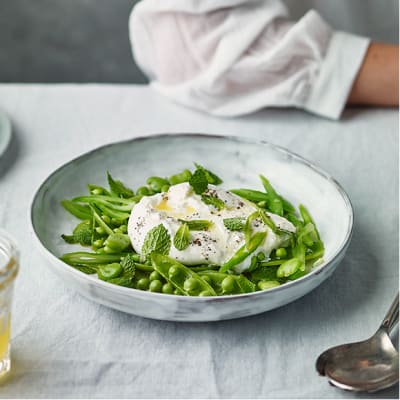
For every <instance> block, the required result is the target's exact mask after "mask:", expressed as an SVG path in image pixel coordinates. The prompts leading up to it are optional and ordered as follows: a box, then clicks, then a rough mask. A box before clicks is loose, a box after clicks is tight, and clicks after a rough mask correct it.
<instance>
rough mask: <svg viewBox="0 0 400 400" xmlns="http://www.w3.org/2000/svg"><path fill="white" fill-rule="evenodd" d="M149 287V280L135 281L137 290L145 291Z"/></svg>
mask: <svg viewBox="0 0 400 400" xmlns="http://www.w3.org/2000/svg"><path fill="white" fill-rule="evenodd" d="M149 285H150V280H149V279H148V278H141V279H139V280H138V281H137V284H136V287H137V288H138V289H139V290H147V289H148V288H149Z"/></svg>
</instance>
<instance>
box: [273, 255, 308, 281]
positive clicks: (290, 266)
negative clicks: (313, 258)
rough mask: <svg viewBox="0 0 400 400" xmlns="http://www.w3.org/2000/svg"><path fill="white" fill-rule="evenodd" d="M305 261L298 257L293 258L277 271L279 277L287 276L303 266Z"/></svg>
mask: <svg viewBox="0 0 400 400" xmlns="http://www.w3.org/2000/svg"><path fill="white" fill-rule="evenodd" d="M302 265H303V263H302V262H301V261H300V260H299V259H298V258H291V259H290V260H287V261H285V262H284V263H283V264H281V265H280V266H279V268H278V269H277V271H276V276H277V277H278V278H287V277H288V276H290V275H292V274H294V273H295V272H296V271H297V270H299V269H300V268H301V267H302Z"/></svg>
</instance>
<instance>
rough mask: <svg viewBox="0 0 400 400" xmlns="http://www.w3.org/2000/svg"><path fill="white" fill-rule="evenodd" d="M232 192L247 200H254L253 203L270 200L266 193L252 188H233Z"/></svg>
mask: <svg viewBox="0 0 400 400" xmlns="http://www.w3.org/2000/svg"><path fill="white" fill-rule="evenodd" d="M230 192H232V193H234V194H237V195H238V196H240V197H243V198H244V199H246V200H249V201H252V202H253V203H259V202H260V201H266V202H268V200H269V198H268V195H267V194H266V193H263V192H259V191H258V190H251V189H232V190H230Z"/></svg>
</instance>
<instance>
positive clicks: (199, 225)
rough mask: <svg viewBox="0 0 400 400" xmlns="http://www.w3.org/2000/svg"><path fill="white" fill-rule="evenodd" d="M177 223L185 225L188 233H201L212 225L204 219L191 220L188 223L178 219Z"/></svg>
mask: <svg viewBox="0 0 400 400" xmlns="http://www.w3.org/2000/svg"><path fill="white" fill-rule="evenodd" d="M179 221H181V222H182V223H184V224H186V225H187V226H188V228H189V230H190V231H202V230H204V229H208V228H209V227H210V226H211V225H212V221H208V220H206V219H192V220H189V221H185V220H183V219H180V220H179Z"/></svg>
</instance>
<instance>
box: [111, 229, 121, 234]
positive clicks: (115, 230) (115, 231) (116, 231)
mask: <svg viewBox="0 0 400 400" xmlns="http://www.w3.org/2000/svg"><path fill="white" fill-rule="evenodd" d="M113 232H114V233H122V231H121V229H119V228H114V229H113Z"/></svg>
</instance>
